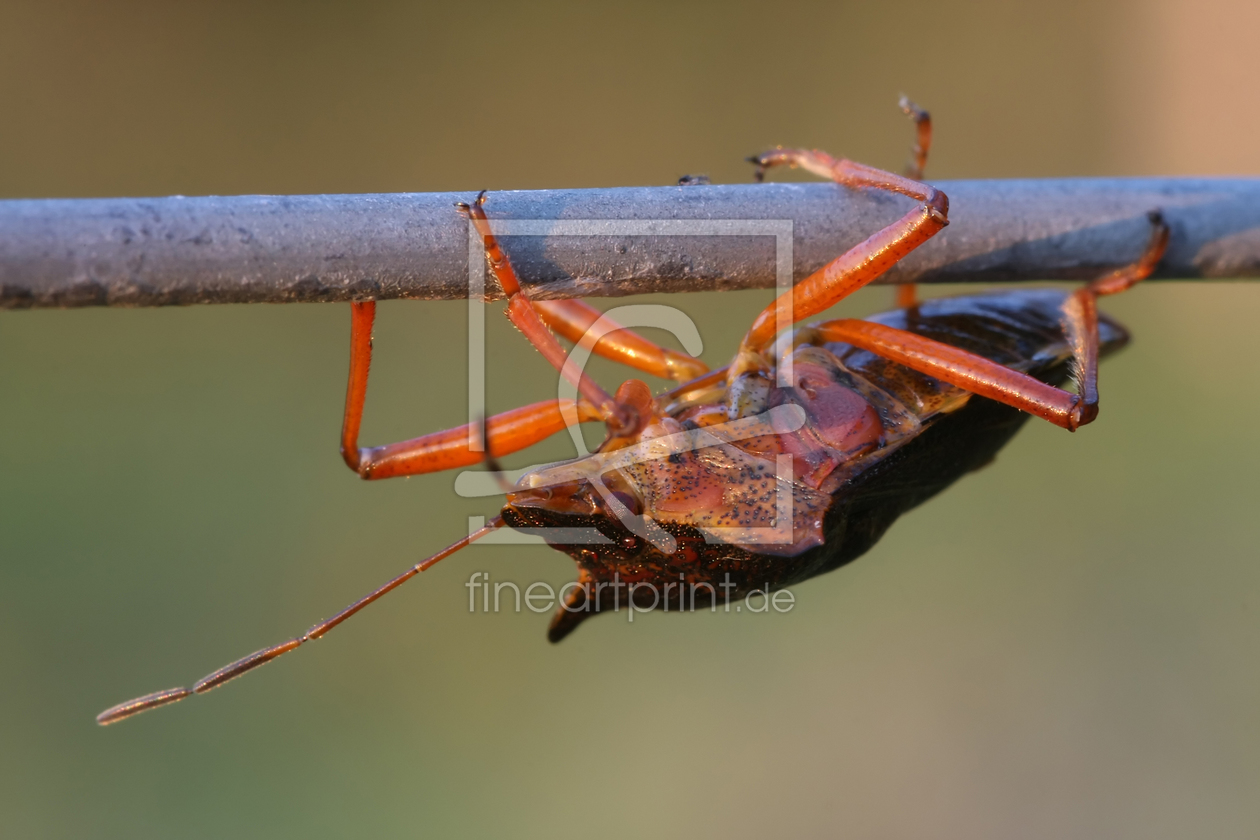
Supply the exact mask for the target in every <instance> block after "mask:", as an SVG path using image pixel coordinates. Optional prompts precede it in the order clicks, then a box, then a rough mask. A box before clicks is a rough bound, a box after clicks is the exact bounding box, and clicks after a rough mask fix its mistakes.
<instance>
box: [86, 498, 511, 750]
mask: <svg viewBox="0 0 1260 840" xmlns="http://www.w3.org/2000/svg"><path fill="white" fill-rule="evenodd" d="M501 527H503V517H501V516H496V517H494V518H493V519H491V520H490V521H489V522H487V523H486V524H485V525H483V526H482V527H480V528H478V529H477V530H476V531H473V532H472V533H471V534H469V535H468V536H466V537H464V538H463V539H462V540H459V541H458V542H455V543H453V544H451V545H449V546H447V547H446V548H444V549H442V550H441V551H439V552H438V553H437V554H434V555H433V556H432V557H429V558H427V559H425V560H423V561H421V562H419V563H417V564H416V565H414V566H412V567H411V568H410V569H408V570H407V571H405V572H403V573H402V574H401V575H399V576H398V577H396V578H394V579H393V580H391V581H389V582H388V583H386V584H385V585H384V586H382V587H380V588H379V589H376V590H375V591H374V592H372V593H371V594H369V595H366V596H365V597H363V598H360V599H359V600H357V601H355V602H354V603H353V604H351V605H350V606H348V607H346V608H345V609H344V610H342V611H341V612H339V613H337V614H336V615H334V616H333V617H332V618H328V619H325V620H323V621H321V622H319V623H318V624H316V625H315V626H314V627H312V628H311V629H309V630H307V631H306V632H305V633H303V634H302V635H301V636H298V637H297V638H294V639H289V640H288V641H287V642H281V643H280V644H278V645H272V646H271V647H267V648H263V649H262V650H260V651H256V652H254V653H251V654H250V655H249V656H246V657H244V658H242V659H238V660H236V661H235V662H232V663H230V664H228V665H224V666H223V667H222V668H220V669H219V670H217V671H215V672H214V673H212V674H209V675H208V676H205V677H202V678H201V679H199V680H197V682H196V683H194V684H193V687H192V688H191V689H189V688H168V689H165V690H163V691H155V692H153V693H152V694H146V695H144V696H143V697H137V698H135V699H134V700H128V701H127V702H125V703H119V704H118V705H117V706H114V707H112V708H109V709H106V710H105V711H103V712H101V713H100V714H99V715H97V716H96V722H97V723H99V724H100V725H101V726H108V725H109V724H111V723H117V722H118V721H120V720H124V719H126V718H129V717H131V716H132V715H136V714H139V713H140V712H144V711H148V710H149V709H156V708H157V707H158V706H165V705H167V704H168V703H174V702H176V701H177V700H183V699H184V698H185V697H189V696H191V695H193V694H204V693H205V692H207V691H209V690H210V689H212V688H218V687H219V686H221V685H223V684H224V683H226V682H228V681H229V680H234V679H236V678H237V677H239V676H241V675H242V674H244V673H245V672H247V671H252V670H253V669H255V668H257V667H258V666H259V665H265V664H267V663H268V662H270V661H271V660H273V659H275V658H277V657H278V656H281V655H283V654H286V653H288V652H289V651H291V650H293V649H294V648H296V647H298V646H299V645H301V644H303V643H304V642H309V641H311V640H312V639H318V638H319V637H320V636H323V635H324V634H325V633H327V632H328V631H329V630H331V629H333V628H334V627H336V626H337V625H338V624H340V623H341V622H343V621H345V620H346V619H347V618H349V617H350V616H352V615H354V614H355V613H357V612H358V611H359V610H361V609H363V608H364V607H366V606H367V605H368V604H371V603H372V602H373V601H375V600H376V599H377V598H380V597H381V596H382V595H384V594H385V593H387V592H390V591H391V590H393V589H396V588H397V587H399V586H401V585H402V584H403V583H405V582H406V581H408V580H410V579H411V578H413V577H415V576H416V575H418V574H419V573H420V572H423V571H424V570H426V569H428V568H429V567H431V566H433V565H435V564H436V563H437V562H438V561H440V560H444V559H445V558H447V557H449V556H451V555H452V554H454V553H455V552H457V551H459V550H460V549H461V548H464V547H465V546H467V545H469V544H471V543H472V542H474V541H476V540H478V539H480V538H481V537H484V536H485V535H486V534H489V533H490V532H491V531H496V530H498V529H499V528H501Z"/></svg>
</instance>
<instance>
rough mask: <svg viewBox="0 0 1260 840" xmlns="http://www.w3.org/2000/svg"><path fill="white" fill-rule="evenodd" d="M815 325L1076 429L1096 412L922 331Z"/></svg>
mask: <svg viewBox="0 0 1260 840" xmlns="http://www.w3.org/2000/svg"><path fill="white" fill-rule="evenodd" d="M816 329H817V330H818V333H819V335H820V336H822V337H823V339H824V340H826V341H833V342H838V343H839V342H843V343H845V344H851V345H853V346H854V347H860V348H861V349H863V350H869V351H870V352H872V353H874V354H876V355H877V356H882V357H884V358H885V359H889V360H891V361H894V362H896V363H897V364H899V365H905V366H906V367H908V368H911V369H912V370H917V371H919V372H920V373H926V374H927V375H928V376H932V377H935V378H936V379H940V380H941V381H943V382H948V383H950V384H951V385H955V386H957V387H959V388H962V389H963V390H965V391H970V392H971V393H973V394H979V395H980V396H982V397H988V398H989V399H992V400H997V401H998V402H1000V403H1005V404H1006V405H1010V406H1014V407H1015V408H1019V409H1022V410H1024V411H1027V412H1028V413H1029V414H1035V415H1036V416H1038V417H1042V418H1044V419H1046V420H1049V421H1050V422H1051V423H1054V424H1055V425H1056V426H1062V427H1063V428H1065V429H1076V427H1077V426H1080V425H1082V424H1083V423H1088V422H1089V421H1090V420H1092V419H1093V417H1092V416H1090V417H1083V416H1082V414H1081V412H1080V408H1079V406H1078V401H1079V398H1078V397H1077V396H1076V395H1075V394H1072V393H1069V392H1067V391H1064V390H1062V389H1059V388H1055V387H1054V386H1053V385H1047V384H1046V383H1044V382H1042V381H1040V380H1038V379H1034V378H1033V377H1031V376H1029V375H1027V374H1025V373H1020V372H1019V371H1016V370H1011V369H1010V368H1008V367H1004V366H1003V365H1000V364H998V363H997V362H994V361H990V360H989V359H986V358H984V357H983V356H977V355H976V354H974V353H969V352H967V351H966V350H960V349H959V348H957V347H952V346H950V345H948V344H944V343H942V342H939V341H934V340H932V339H930V338H924V337H923V336H921V335H916V334H914V333H910V332H906V331H905V330H899V329H897V328H895V327H889V326H885V325H884V324H877V323H874V322H873V321H859V320H856V319H853V318H844V319H841V320H838V321H827V322H825V323H822V324H819V325H818V326H817V327H816Z"/></svg>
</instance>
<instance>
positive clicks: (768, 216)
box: [0, 178, 1260, 309]
mask: <svg viewBox="0 0 1260 840" xmlns="http://www.w3.org/2000/svg"><path fill="white" fill-rule="evenodd" d="M934 185H935V186H937V187H938V188H940V189H942V190H944V191H945V193H946V194H948V196H949V199H950V225H949V227H948V228H946V229H945V230H943V231H942V232H941V233H940V234H938V235H937V236H936V237H934V238H933V239H932V240H931V241H930V242H928V243H927V244H925V245H924V246H923V247H922V248H920V249H919V250H917V251H916V252H915V253H913V254H912V255H910V257H909V258H907V259H905V260H904V261H902V262H901V263H899V264H898V265H897V266H896V267H894V268H893V269H892V270H891V271H890V272H888V274H887V275H885V276H884V277H882V278H881V279H880V282H883V283H909V282H916V283H936V282H983V283H1003V282H1011V281H1020V280H1050V279H1087V278H1093V277H1097V276H1098V275H1099V274H1100V273H1102V272H1104V271H1105V270H1106V269H1108V268H1113V267H1115V266H1118V265H1122V264H1124V263H1125V262H1127V261H1130V260H1132V259H1134V257H1135V256H1136V255H1137V254H1138V253H1139V252H1140V251H1141V249H1142V247H1143V245H1144V243H1145V241H1146V237H1147V226H1148V222H1147V220H1146V214H1147V212H1148V211H1150V210H1152V209H1154V208H1160V209H1162V210H1163V211H1164V216H1165V218H1166V219H1167V220H1168V222H1169V224H1170V226H1171V228H1172V241H1171V244H1170V246H1169V249H1168V253H1167V255H1166V257H1165V259H1164V261H1163V262H1162V263H1161V265H1160V267H1159V269H1158V270H1157V272H1156V274H1155V276H1156V277H1164V278H1177V279H1194V278H1205V279H1209V278H1241V277H1253V278H1254V277H1260V178H1236V179H1225V178H1221V179H1202V178H1197V179H1190V178H1124V179H1119V178H1082V179H1047V180H1007V181H944V182H934ZM475 195H476V193H475V192H470V193H402V194H386V195H310V196H235V197H202V198H184V197H171V198H103V199H34V200H10V201H0V308H13V309H16V308H28V307H70V306H161V305H171V304H193V303H264V302H265V303H293V302H299V301H338V300H354V299H364V298H375V299H388V298H417V299H430V300H432V299H455V298H465V297H467V295H468V289H469V254H470V253H473V254H474V256H475V255H476V254H477V251H476V249H473V250H471V251H470V248H469V230H468V221H467V220H466V219H464V218H462V217H461V216H460V214H459V213H457V212H456V210H455V207H454V204H455V203H456V202H457V201H464V202H467V201H471V200H472V199H473V198H474V196H475ZM909 201H910V199H905V198H901V197H898V196H888V195H883V194H879V193H876V192H873V191H855V190H850V189H846V188H844V187H840V186H837V185H835V184H829V183H776V184H747V185H719V186H709V185H698V186H675V187H630V188H619V189H585V190H539V191H524V192H519V191H518V192H506V191H505V192H494V191H492V192H491V193H490V194H489V199H488V202H487V205H486V207H487V212H488V214H489V215H490V216H491V219H492V224H493V223H494V222H496V221H500V220H502V221H506V222H516V221H528V222H529V223H530V224H532V225H533V227H532V228H531V231H534V230H537V231H541V233H534V234H533V235H517V236H506V237H505V238H504V246H505V247H506V248H507V249H508V250H509V251H510V252H511V254H512V261H513V263H514V264H515V265H516V266H517V270H518V271H519V273H520V275H521V277H522V278H523V282H524V285H525V287H526V291H527V292H528V293H529V295H530V297H532V298H536V299H556V298H568V297H585V296H609V297H618V296H622V295H631V294H641V293H645V292H691V291H709V290H717V289H746V288H769V287H773V286H774V284H775V276H776V274H775V272H776V260H781V259H785V258H786V257H787V255H786V254H784V253H779V249H781V248H783V246H784V237H782V236H780V237H778V238H777V239H776V237H775V236H774V235H772V234H773V233H774V230H778V231H782V230H783V229H784V228H783V225H782V223H783V222H784V221H788V220H790V222H791V228H790V230H791V254H790V259H791V266H792V272H793V275H794V276H795V278H796V279H797V280H799V279H801V278H803V277H805V276H807V275H808V274H809V273H810V272H812V271H814V270H815V269H817V268H818V267H819V266H821V265H822V264H824V263H825V262H827V261H828V260H830V259H831V258H833V257H835V256H836V255H837V254H840V253H841V252H843V251H844V250H845V249H847V248H848V247H849V246H851V245H853V244H855V243H856V242H859V241H861V240H862V239H863V238H865V237H866V236H868V235H869V234H870V233H871V232H873V231H876V230H878V229H879V228H881V227H882V226H884V225H885V224H887V223H888V222H889V221H891V220H892V219H894V218H897V217H898V216H899V215H901V214H902V213H904V212H905V211H906V206H907V202H909ZM689 220H690V221H695V222H698V223H709V224H710V227H709V228H705V227H703V224H701V225H700V226H698V227H696V228H695V230H693V231H692V232H691V233H692V234H694V235H688V224H687V222H688V221H689ZM714 220H741V221H742V222H749V221H758V220H766V221H771V222H774V223H775V224H776V225H777V227H775V226H768V229H767V234H766V235H758V234H757V233H744V234H740V235H702V234H703V231H705V230H708V229H710V228H712V223H713V222H714ZM661 221H664V222H666V223H667V224H665V225H663V226H660V227H659V229H658V228H653V227H652V226H651V225H650V224H643V223H651V222H661ZM548 222H554V223H555V224H552V225H549V224H548ZM627 222H637V223H640V224H638V225H637V227H636V226H634V225H629V226H628V225H627V224H625V223H627ZM771 228H773V230H772V229H771ZM755 229H756V228H755V225H754V226H752V227H750V226H748V225H746V224H745V225H743V226H742V227H740V230H755ZM627 230H630V231H631V232H629V233H627ZM653 230H659V231H664V232H657V233H653V232H652V231H653ZM575 231H576V232H575ZM644 231H647V233H646V234H645V233H644ZM487 293H488V296H489V297H492V298H496V297H502V293H501V290H500V289H498V287H497V286H495V285H494V283H493V280H490V281H489V282H488V285H487Z"/></svg>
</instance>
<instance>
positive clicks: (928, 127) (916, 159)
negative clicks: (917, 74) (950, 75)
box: [897, 96, 932, 181]
mask: <svg viewBox="0 0 1260 840" xmlns="http://www.w3.org/2000/svg"><path fill="white" fill-rule="evenodd" d="M897 105H898V106H900V108H901V110H902V111H903V112H904V113H905V115H906V116H907V117H909V118H910V120H911V121H912V122H913V123H914V127H915V142H914V145H913V146H911V147H910V154H911V155H912V157H911V158H910V162H909V163H908V164H907V165H906V177H908V178H913V179H914V180H916V181H921V180H923V170H924V169H926V168H927V159H928V152H929V151H931V149H932V115H931V114H929V113H928V112H927V111H926V110H924V109H923V108H920V107H919V106H918V105H916V104H915V103H914V102H913V101H911V99H910V97H908V96H903V97H901V99H900V101H898V102H897Z"/></svg>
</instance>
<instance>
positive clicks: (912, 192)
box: [732, 149, 949, 375]
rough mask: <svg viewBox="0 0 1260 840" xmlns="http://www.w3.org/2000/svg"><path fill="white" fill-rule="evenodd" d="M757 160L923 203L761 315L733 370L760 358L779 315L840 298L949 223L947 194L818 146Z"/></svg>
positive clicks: (805, 314) (763, 165)
mask: <svg viewBox="0 0 1260 840" xmlns="http://www.w3.org/2000/svg"><path fill="white" fill-rule="evenodd" d="M752 160H753V162H754V163H756V164H757V167H758V170H757V172H758V176H760V175H761V174H762V173H763V172H764V170H765V169H767V168H768V167H771V166H779V165H783V164H787V165H789V166H800V167H802V168H804V169H808V170H809V171H810V172H813V173H815V174H818V175H821V176H823V177H825V178H831V179H832V180H834V181H835V182H836V183H838V184H843V185H845V186H848V187H854V188H856V187H873V188H876V189H882V190H887V191H888V192H895V193H900V194H901V195H905V196H909V197H910V198H914V199H916V200H918V201H920V202H922V203H921V204H920V205H919V206H917V207H915V208H914V209H913V210H911V211H910V212H908V213H906V214H905V215H904V216H902V217H901V218H900V219H898V220H897V221H896V222H893V223H892V224H890V225H889V226H888V227H886V228H884V229H883V230H881V231H878V232H877V233H875V234H874V235H872V236H871V237H869V238H868V239H867V240H866V241H865V242H862V243H860V244H858V245H855V246H854V247H853V248H850V249H849V250H848V251H847V252H845V253H844V254H841V255H840V256H839V257H837V258H836V259H834V260H832V261H831V262H830V263H828V264H827V265H825V266H823V267H822V268H820V269H819V270H818V271H816V272H814V273H813V274H811V275H810V276H809V277H806V278H805V279H804V280H802V281H801V282H800V283H798V284H797V285H796V286H795V288H793V289H791V290H790V291H788V292H785V293H784V294H783V295H781V296H780V297H779V298H778V300H776V301H775V302H774V303H773V304H771V305H770V306H769V307H767V308H766V309H765V310H764V311H763V312H762V313H761V314H760V315H758V316H757V319H756V320H755V321H753V325H752V328H751V329H750V330H749V331H748V334H747V335H746V336H745V337H744V341H743V344H742V345H741V346H740V351H741V356H743V357H744V358H743V359H741V360H740V361H739V363H738V364H737V365H735V366H733V367H732V372H733V374H734V375H738V374H740V373H743V372H744V371H746V370H749V369H750V368H751V367H753V366H754V365H755V364H757V362H756V359H755V357H756V356H757V355H759V354H760V353H761V352H762V351H764V350H765V348H766V347H767V346H769V345H770V343H771V342H773V341H774V338H775V335H776V333H777V332H778V328H779V327H778V325H779V322H780V319H784V320H786V322H787V323H796V322H798V321H801V320H804V319H805V318H809V317H811V316H813V315H817V314H818V313H820V312H822V311H823V310H825V309H828V308H829V307H831V306H833V305H835V304H836V303H839V302H840V301H841V300H843V299H844V298H846V297H848V296H849V295H850V294H852V293H853V292H855V291H857V290H858V289H860V288H862V287H863V286H865V285H866V284H867V283H870V282H871V281H872V280H874V279H875V278H877V277H879V276H880V275H881V274H883V273H884V272H885V271H887V270H888V269H889V268H891V267H892V266H893V265H894V264H896V263H897V261H898V260H900V259H901V258H902V257H904V256H905V255H906V254H908V253H910V252H911V251H913V250H914V249H915V248H917V247H919V246H920V245H922V244H923V243H924V242H926V241H927V240H928V239H930V238H931V237H932V236H933V235H935V234H936V233H937V232H938V231H940V230H941V229H942V228H944V227H945V226H946V225H947V224H949V199H948V198H947V197H946V195H945V193H943V192H940V191H939V190H936V189H934V188H933V187H931V186H928V185H927V184H923V183H920V182H918V181H913V180H911V179H909V178H904V177H902V176H900V175H894V174H893V173H891V172H884V171H883V170H880V169H875V168H873V167H869V166H864V165H862V164H860V163H853V162H852V161H848V160H838V159H836V158H833V157H832V156H831V155H828V154H827V153H826V152H820V151H817V150H814V151H807V150H802V149H776V150H775V151H772V152H766V153H765V154H763V155H759V156H757V157H755V158H753V159H752Z"/></svg>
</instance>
